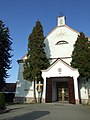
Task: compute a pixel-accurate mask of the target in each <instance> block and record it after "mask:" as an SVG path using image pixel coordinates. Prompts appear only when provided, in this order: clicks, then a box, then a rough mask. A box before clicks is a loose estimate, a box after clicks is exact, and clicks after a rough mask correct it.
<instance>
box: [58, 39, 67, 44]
mask: <svg viewBox="0 0 90 120" xmlns="http://www.w3.org/2000/svg"><path fill="white" fill-rule="evenodd" d="M62 44H68V42H67V41H65V40H61V41H58V42H57V43H56V45H62Z"/></svg>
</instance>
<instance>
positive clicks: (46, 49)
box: [45, 39, 51, 58]
mask: <svg viewBox="0 0 90 120" xmlns="http://www.w3.org/2000/svg"><path fill="white" fill-rule="evenodd" d="M49 46H50V45H49V42H48V39H45V53H46V55H47V58H50V57H51V54H50V53H51V51H50V47H49Z"/></svg>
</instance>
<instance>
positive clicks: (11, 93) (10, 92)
mask: <svg viewBox="0 0 90 120" xmlns="http://www.w3.org/2000/svg"><path fill="white" fill-rule="evenodd" d="M15 91H16V83H6V86H5V87H4V93H5V101H6V102H13V100H14V97H15Z"/></svg>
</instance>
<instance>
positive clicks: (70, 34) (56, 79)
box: [14, 16, 90, 104]
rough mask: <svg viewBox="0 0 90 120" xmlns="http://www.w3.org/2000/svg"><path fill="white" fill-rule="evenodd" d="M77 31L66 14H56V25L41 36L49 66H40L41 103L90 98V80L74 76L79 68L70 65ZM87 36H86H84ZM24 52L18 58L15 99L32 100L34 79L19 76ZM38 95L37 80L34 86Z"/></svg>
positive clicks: (16, 100)
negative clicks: (41, 81)
mask: <svg viewBox="0 0 90 120" xmlns="http://www.w3.org/2000/svg"><path fill="white" fill-rule="evenodd" d="M79 34H80V33H79V32H78V31H76V30H74V29H73V28H71V27H69V26H68V25H67V24H66V17H65V16H60V17H58V18H57V26H56V27H55V28H54V29H52V30H51V31H50V32H49V33H48V34H47V36H46V37H45V40H44V42H45V52H46V55H47V58H48V59H49V61H50V67H49V68H47V69H46V70H41V72H42V77H43V87H42V88H43V89H42V98H41V101H42V103H51V102H68V103H71V104H79V103H83V104H85V103H89V102H90V80H89V81H88V82H87V83H86V82H85V80H84V79H82V80H80V81H79V80H78V77H79V72H78V70H77V69H75V68H72V67H71V66H70V62H71V59H72V58H71V55H72V51H73V46H74V44H75V41H76V40H77V37H78V35H79ZM88 39H90V38H88ZM26 59H27V56H26V55H25V56H24V57H23V58H21V59H20V60H18V64H19V69H18V79H17V82H16V92H15V99H14V102H15V103H32V102H33V101H34V87H33V86H34V83H33V81H32V82H29V81H26V80H25V79H24V78H23V70H24V68H23V64H24V62H25V60H26ZM35 90H36V97H37V98H38V91H37V83H36V86H35Z"/></svg>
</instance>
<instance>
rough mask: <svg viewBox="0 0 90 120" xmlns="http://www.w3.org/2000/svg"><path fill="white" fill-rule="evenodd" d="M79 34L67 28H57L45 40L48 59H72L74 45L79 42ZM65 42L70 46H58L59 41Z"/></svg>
mask: <svg viewBox="0 0 90 120" xmlns="http://www.w3.org/2000/svg"><path fill="white" fill-rule="evenodd" d="M77 35H78V33H77V32H74V31H73V30H71V29H69V28H68V27H66V26H63V27H56V28H55V29H54V30H53V31H52V32H51V33H50V34H49V35H48V36H47V37H46V39H45V44H46V48H45V52H46V54H47V57H48V58H58V57H59V58H61V57H71V54H72V50H73V45H74V44H75V41H76V40H77ZM61 40H65V41H67V42H68V44H62V45H56V43H57V42H58V41H61Z"/></svg>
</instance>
